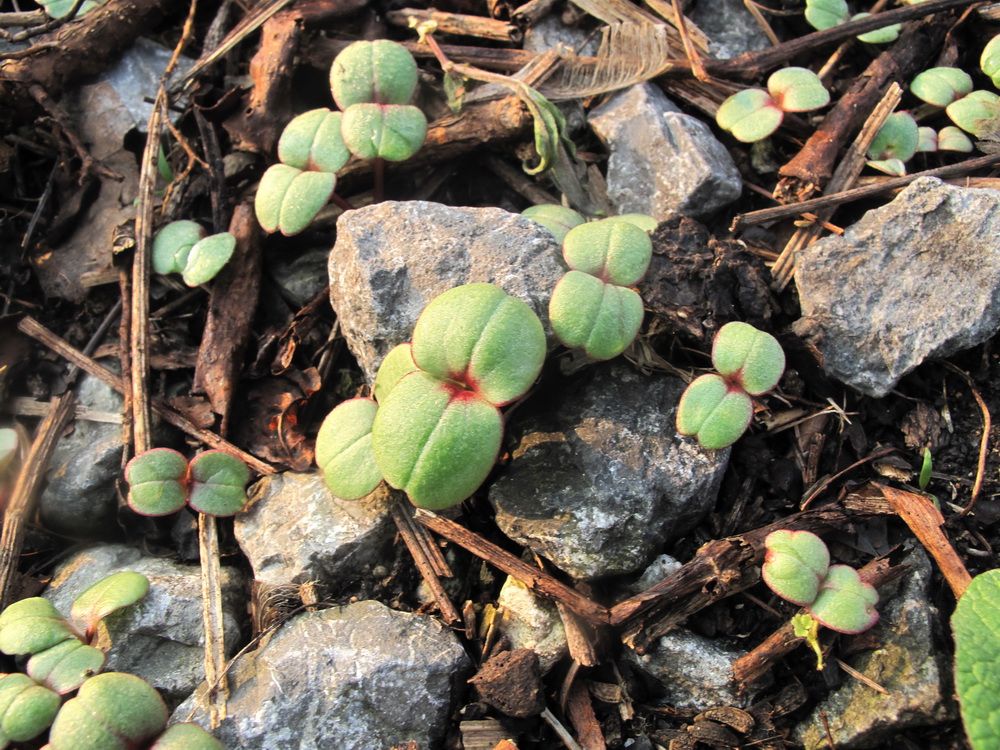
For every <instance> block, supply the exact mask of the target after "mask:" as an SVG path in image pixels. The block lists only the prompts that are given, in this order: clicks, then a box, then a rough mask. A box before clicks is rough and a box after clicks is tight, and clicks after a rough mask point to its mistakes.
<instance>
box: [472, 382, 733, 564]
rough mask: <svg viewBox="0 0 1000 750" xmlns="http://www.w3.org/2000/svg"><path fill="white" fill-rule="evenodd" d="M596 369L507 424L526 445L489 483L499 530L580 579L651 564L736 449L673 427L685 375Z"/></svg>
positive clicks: (703, 500)
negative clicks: (710, 445)
mask: <svg viewBox="0 0 1000 750" xmlns="http://www.w3.org/2000/svg"><path fill="white" fill-rule="evenodd" d="M592 371H593V374H592V375H591V376H590V377H585V378H579V379H577V380H576V381H574V382H571V383H568V384H566V385H565V386H564V387H560V389H559V392H558V393H553V394H547V395H548V396H549V399H548V401H547V402H546V404H545V406H544V407H543V408H541V409H540V410H539V413H538V414H537V415H536V416H530V417H526V418H525V421H524V423H522V424H516V423H515V424H513V425H511V430H512V432H513V433H514V434H521V435H522V437H521V439H520V444H519V445H518V446H517V447H516V448H515V449H514V451H513V460H512V461H511V462H510V464H509V465H508V466H507V467H506V468H505V470H504V472H503V473H502V474H501V476H500V477H499V478H498V479H497V481H496V482H495V483H494V484H493V487H492V488H491V489H490V502H492V503H493V505H494V507H495V508H496V511H497V514H496V521H497V524H498V525H499V526H500V528H501V529H502V530H503V532H504V533H505V534H507V535H508V536H509V537H511V538H512V539H514V540H515V541H517V542H518V543H519V544H522V545H525V546H527V547H529V548H530V549H531V550H532V551H533V552H535V553H537V554H539V555H541V556H543V557H546V558H548V559H549V560H551V561H552V562H553V563H554V564H555V565H556V566H558V567H559V568H561V569H562V570H564V571H566V572H567V573H569V574H570V575H572V576H574V577H577V578H598V577H603V576H611V575H620V574H624V573H630V572H633V571H636V570H639V569H641V568H643V567H644V566H646V565H648V564H649V562H650V561H651V560H652V558H653V557H655V555H656V553H657V552H658V551H659V550H660V548H662V546H663V544H664V543H665V542H667V541H669V540H671V539H675V538H676V537H677V536H678V535H680V534H682V533H684V532H685V531H687V530H688V529H690V528H691V527H692V526H693V525H694V524H695V523H697V522H698V520H699V519H700V518H701V517H702V516H703V515H704V513H706V512H707V511H708V510H709V509H710V508H711V507H712V505H713V504H714V502H715V496H716V493H717V492H718V489H719V483H720V482H721V481H722V474H723V472H724V471H725V468H726V463H727V460H728V457H729V451H728V450H724V451H714V452H713V451H706V450H703V449H701V448H700V447H698V445H697V443H696V442H694V441H692V440H689V439H687V438H682V437H680V436H679V435H678V434H677V429H676V426H675V423H674V421H675V417H676V411H677V402H678V401H679V400H680V395H681V392H682V391H683V390H684V384H683V383H682V382H681V381H680V380H678V379H675V378H671V377H663V376H650V377H647V376H643V375H640V374H639V373H637V372H636V371H635V370H633V369H632V368H631V367H629V366H627V365H625V364H622V363H618V362H612V363H608V364H603V365H598V366H595V367H594V368H592ZM585 381H586V382H585Z"/></svg>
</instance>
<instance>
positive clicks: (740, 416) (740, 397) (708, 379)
mask: <svg viewBox="0 0 1000 750" xmlns="http://www.w3.org/2000/svg"><path fill="white" fill-rule="evenodd" d="M752 416H753V402H752V401H751V400H750V397H749V396H748V395H747V394H746V393H745V392H744V391H742V390H740V389H739V388H736V387H734V386H731V385H730V384H728V383H727V382H726V381H725V380H723V378H722V377H721V376H720V375H716V374H715V373H708V374H706V375H702V376H701V377H698V378H695V379H694V380H693V381H692V382H691V384H690V385H689V386H688V387H687V389H685V391H684V393H683V394H682V395H681V400H680V403H679V404H678V405H677V432H679V433H680V434H681V435H690V436H693V437H695V438H697V439H698V442H699V443H700V444H701V446H702V447H703V448H707V449H709V450H719V449H720V448H727V447H729V446H730V445H732V444H733V443H735V442H736V441H737V440H739V439H740V436H741V435H742V434H743V433H744V432H746V429H747V427H749V426H750V418H751V417H752Z"/></svg>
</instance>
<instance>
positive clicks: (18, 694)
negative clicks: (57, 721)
mask: <svg viewBox="0 0 1000 750" xmlns="http://www.w3.org/2000/svg"><path fill="white" fill-rule="evenodd" d="M22 678H23V679H22ZM60 705H62V698H60V697H59V694H58V693H55V692H53V691H52V690H49V689H48V688H47V687H43V686H42V685H39V684H38V683H37V682H35V681H34V680H32V679H31V678H30V677H27V676H26V675H22V674H9V675H5V676H4V677H3V678H2V679H0V732H2V733H3V735H4V736H5V737H7V738H9V739H11V740H14V741H15V742H26V741H27V740H30V739H33V738H35V737H37V736H38V735H40V734H41V733H42V732H44V731H45V730H46V729H48V728H49V726H50V725H51V724H52V720H53V719H54V718H55V716H56V713H57V712H58V711H59V706H60Z"/></svg>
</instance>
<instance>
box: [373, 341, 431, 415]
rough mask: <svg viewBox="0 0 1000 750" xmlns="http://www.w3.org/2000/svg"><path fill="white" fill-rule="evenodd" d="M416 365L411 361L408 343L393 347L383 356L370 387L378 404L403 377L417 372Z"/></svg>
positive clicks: (410, 350)
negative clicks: (373, 382)
mask: <svg viewBox="0 0 1000 750" xmlns="http://www.w3.org/2000/svg"><path fill="white" fill-rule="evenodd" d="M419 369H420V368H419V367H417V363H416V362H414V361H413V345H412V344H410V343H409V342H407V343H404V344H399V345H398V346H394V347H393V348H392V349H390V350H389V353H388V354H386V355H385V359H383V360H382V364H381V365H379V368H378V372H377V373H376V374H375V384H374V385H373V386H372V393H373V395H374V396H375V400H376V401H377V402H379V403H382V402H383V401H385V397H386V396H388V395H389V391H391V390H392V389H393V388H395V387H396V383H398V382H399V381H400V380H402V379H403V376H404V375H409V374H410V373H411V372H413V371H414V370H419Z"/></svg>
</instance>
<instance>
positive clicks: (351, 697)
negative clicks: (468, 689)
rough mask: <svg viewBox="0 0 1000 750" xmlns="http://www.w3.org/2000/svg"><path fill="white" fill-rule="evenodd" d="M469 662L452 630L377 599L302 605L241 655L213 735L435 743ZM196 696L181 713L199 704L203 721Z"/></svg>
mask: <svg viewBox="0 0 1000 750" xmlns="http://www.w3.org/2000/svg"><path fill="white" fill-rule="evenodd" d="M470 666H471V665H470V663H469V659H468V657H467V656H466V654H465V650H464V649H463V648H462V646H461V645H460V644H459V642H458V638H457V637H456V636H455V634H454V633H452V632H451V631H449V630H447V629H446V628H444V627H443V626H442V625H441V624H440V623H438V622H437V621H436V620H433V619H431V618H430V617H427V616H424V615H416V614H408V613H403V612H396V611H393V610H391V609H389V608H387V607H385V606H384V605H382V604H379V603H378V602H373V601H364V602H358V603H356V604H351V605H348V606H346V607H338V608H334V609H326V610H321V611H317V612H303V613H302V614H300V615H297V616H296V617H294V618H292V619H291V620H289V621H288V622H286V623H285V624H284V625H282V626H281V628H280V629H279V630H278V631H277V633H275V634H274V636H272V637H271V638H270V639H268V640H267V641H266V642H265V643H264V645H263V646H261V648H260V650H259V651H257V652H255V653H252V654H246V655H244V656H240V657H239V658H237V659H236V661H235V662H234V664H233V666H232V669H231V670H230V675H229V685H230V695H229V701H228V706H227V713H228V716H227V718H226V719H225V720H224V721H223V722H222V724H221V726H220V727H219V728H218V729H217V730H216V731H215V736H216V737H218V738H219V739H220V740H221V741H222V743H223V744H224V745H225V746H226V747H231V748H237V747H238V748H242V750H252V749H254V748H262V749H266V750H274V748H281V750H295V749H299V750H326V748H337V749H338V750H373V749H374V748H390V747H395V746H398V745H401V744H403V743H406V742H410V741H414V742H416V743H417V745H418V746H419V747H420V748H428V749H430V748H434V747H438V746H439V745H440V742H441V740H442V739H443V737H444V734H445V732H446V730H447V726H448V718H449V714H450V713H451V709H452V704H453V702H454V700H455V698H456V697H457V695H458V693H459V691H460V690H461V687H462V685H463V683H464V681H465V678H466V677H467V676H468V672H469V668H470ZM200 692H201V691H200V690H199V693H200ZM199 693H196V694H195V695H194V696H192V697H191V698H190V699H189V700H187V701H185V702H184V703H183V704H182V705H181V706H180V707H179V708H178V709H177V711H176V713H175V717H176V719H177V720H183V719H184V717H186V716H187V715H188V713H189V712H190V710H191V709H196V710H195V714H194V717H193V720H194V721H196V722H198V723H200V724H203V725H205V726H206V727H207V721H208V718H207V713H206V710H205V708H204V705H203V704H201V702H200V701H199V698H198V694H199Z"/></svg>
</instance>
